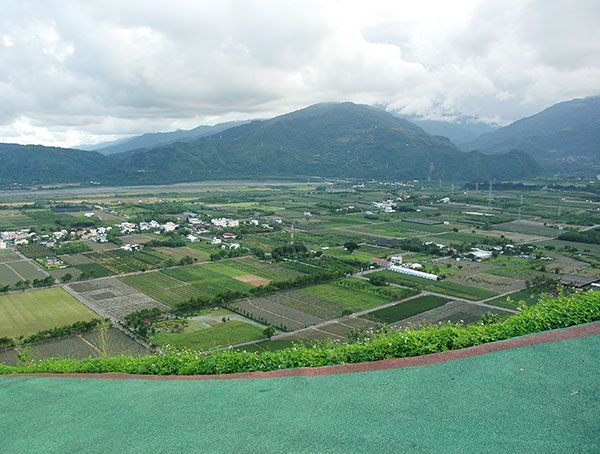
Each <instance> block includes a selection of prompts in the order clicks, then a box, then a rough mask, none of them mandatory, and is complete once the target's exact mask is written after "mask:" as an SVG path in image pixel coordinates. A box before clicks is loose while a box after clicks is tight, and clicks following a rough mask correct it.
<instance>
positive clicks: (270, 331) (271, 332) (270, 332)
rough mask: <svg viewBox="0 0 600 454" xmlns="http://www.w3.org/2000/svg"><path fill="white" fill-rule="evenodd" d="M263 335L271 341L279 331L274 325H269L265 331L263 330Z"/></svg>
mask: <svg viewBox="0 0 600 454" xmlns="http://www.w3.org/2000/svg"><path fill="white" fill-rule="evenodd" d="M263 334H264V335H265V337H268V338H269V340H270V339H271V338H272V337H273V336H274V335H275V334H277V330H276V329H275V327H274V326H273V325H269V326H267V327H266V328H265V329H263Z"/></svg>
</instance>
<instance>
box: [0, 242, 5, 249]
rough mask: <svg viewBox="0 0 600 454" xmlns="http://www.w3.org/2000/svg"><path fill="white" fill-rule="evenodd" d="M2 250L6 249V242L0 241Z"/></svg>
mask: <svg viewBox="0 0 600 454" xmlns="http://www.w3.org/2000/svg"><path fill="white" fill-rule="evenodd" d="M0 249H6V242H5V241H4V240H0Z"/></svg>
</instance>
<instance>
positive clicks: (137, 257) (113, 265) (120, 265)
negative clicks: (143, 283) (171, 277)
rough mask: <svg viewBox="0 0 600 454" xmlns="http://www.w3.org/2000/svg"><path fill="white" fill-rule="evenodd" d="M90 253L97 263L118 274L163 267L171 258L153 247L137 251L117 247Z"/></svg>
mask: <svg viewBox="0 0 600 454" xmlns="http://www.w3.org/2000/svg"><path fill="white" fill-rule="evenodd" d="M88 255H89V257H90V258H92V259H93V260H94V261H95V262H96V263H98V264H100V265H102V266H103V267H105V268H108V269H109V270H111V271H113V272H115V273H117V274H121V273H134V272H136V271H147V270H151V269H156V268H162V267H164V266H165V265H166V261H167V260H168V259H169V256H167V255H166V254H163V253H161V252H158V251H155V250H152V249H144V250H143V251H135V252H129V251H124V250H122V249H115V250H111V251H106V252H103V253H98V252H94V253H90V254H88Z"/></svg>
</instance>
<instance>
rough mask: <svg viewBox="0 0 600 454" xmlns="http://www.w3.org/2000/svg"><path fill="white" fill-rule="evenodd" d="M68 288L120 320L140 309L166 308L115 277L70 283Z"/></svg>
mask: <svg viewBox="0 0 600 454" xmlns="http://www.w3.org/2000/svg"><path fill="white" fill-rule="evenodd" d="M69 288H71V289H72V290H73V291H74V292H76V293H78V294H79V295H81V297H82V298H83V299H84V301H86V300H87V301H89V302H90V304H91V305H93V306H95V307H97V308H99V310H100V311H101V312H102V313H106V314H109V315H110V316H112V317H115V318H116V319H118V320H121V321H124V320H125V316H126V315H129V314H130V313H132V312H137V311H140V310H142V309H151V308H153V307H159V308H161V309H167V308H168V307H167V306H164V305H163V304H160V303H158V302H157V301H156V300H154V299H153V298H151V297H149V296H148V295H145V294H144V293H141V292H139V291H137V290H136V289H135V288H133V287H130V286H129V285H126V284H124V283H123V282H121V281H120V280H118V279H117V278H108V279H96V280H90V281H84V282H77V283H73V284H70V285H69Z"/></svg>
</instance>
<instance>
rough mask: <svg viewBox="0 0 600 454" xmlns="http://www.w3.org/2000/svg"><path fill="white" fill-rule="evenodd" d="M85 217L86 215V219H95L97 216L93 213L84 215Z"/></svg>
mask: <svg viewBox="0 0 600 454" xmlns="http://www.w3.org/2000/svg"><path fill="white" fill-rule="evenodd" d="M83 215H84V216H85V217H86V218H93V217H94V216H95V215H96V213H91V212H90V213H83Z"/></svg>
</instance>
